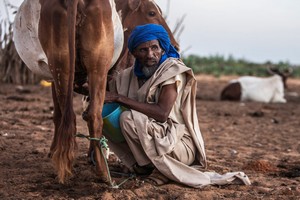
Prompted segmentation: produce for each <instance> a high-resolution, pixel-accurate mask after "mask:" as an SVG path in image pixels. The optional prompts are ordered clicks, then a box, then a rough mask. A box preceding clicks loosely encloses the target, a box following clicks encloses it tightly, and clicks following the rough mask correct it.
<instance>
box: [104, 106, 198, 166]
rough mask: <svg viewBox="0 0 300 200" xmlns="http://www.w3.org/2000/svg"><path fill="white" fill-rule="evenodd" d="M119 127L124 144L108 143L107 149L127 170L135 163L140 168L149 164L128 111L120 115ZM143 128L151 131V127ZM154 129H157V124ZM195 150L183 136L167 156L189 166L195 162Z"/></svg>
mask: <svg viewBox="0 0 300 200" xmlns="http://www.w3.org/2000/svg"><path fill="white" fill-rule="evenodd" d="M120 126H121V130H122V133H123V135H124V138H125V139H126V142H123V143H113V142H111V141H109V147H110V148H111V149H112V151H113V152H114V153H115V154H116V155H117V156H118V158H119V159H120V160H121V161H122V162H123V163H124V165H125V166H127V167H128V168H131V166H132V165H133V164H135V163H136V162H137V163H138V164H139V165H140V166H144V165H147V164H150V163H151V161H150V159H149V158H148V156H147V155H146V153H145V151H144V149H143V147H142V145H141V143H140V141H139V137H138V130H136V128H135V125H134V121H133V118H132V113H131V112H130V111H124V112H123V113H122V114H121V117H120ZM149 126H151V123H149ZM145 128H148V130H152V129H151V127H145ZM155 129H157V124H156V128H155ZM160 132H161V131H160ZM161 137H163V136H161ZM153 148H155V147H153ZM195 148H196V147H195V145H194V143H193V141H192V139H191V137H189V136H187V135H186V134H185V135H184V136H183V137H182V138H181V140H179V142H178V143H177V144H176V145H175V147H174V149H173V151H172V152H170V153H169V154H168V155H169V156H171V157H172V158H174V159H176V160H178V161H180V162H182V163H184V164H186V165H190V164H192V163H193V162H194V160H195Z"/></svg>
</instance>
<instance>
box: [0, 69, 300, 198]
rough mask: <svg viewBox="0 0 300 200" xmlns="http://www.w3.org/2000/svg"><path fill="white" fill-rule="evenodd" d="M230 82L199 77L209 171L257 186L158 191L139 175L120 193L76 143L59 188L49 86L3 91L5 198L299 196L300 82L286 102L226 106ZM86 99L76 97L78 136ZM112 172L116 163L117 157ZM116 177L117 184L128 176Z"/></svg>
mask: <svg viewBox="0 0 300 200" xmlns="http://www.w3.org/2000/svg"><path fill="white" fill-rule="evenodd" d="M229 78H230V77H220V78H214V77H211V76H204V75H203V76H197V79H198V81H199V83H198V95H197V109H198V116H199V124H200V127H201V131H202V134H203V137H204V141H205V144H206V153H207V158H208V169H207V170H209V171H216V172H219V173H221V174H222V173H226V172H231V171H244V172H245V173H246V174H247V175H248V176H249V178H250V180H251V182H252V185H251V186H243V185H227V186H219V187H218V186H207V187H204V188H202V189H194V188H189V187H186V186H182V185H179V184H175V183H170V184H167V185H164V186H153V185H150V184H148V183H143V182H142V180H141V179H140V178H136V179H132V180H130V181H127V182H126V183H124V184H123V185H122V186H120V188H119V189H112V188H109V187H108V186H107V185H105V184H103V183H100V182H99V181H98V180H97V177H95V175H94V173H93V169H94V167H93V166H92V165H90V164H89V163H88V159H87V156H86V153H87V150H88V140H86V139H82V138H78V139H77V141H78V144H79V150H78V156H77V162H76V164H75V166H74V177H72V178H71V179H70V180H69V181H68V182H67V183H66V184H64V185H62V184H58V182H57V179H56V175H55V173H54V170H53V168H52V165H51V162H50V159H49V158H48V157H47V154H48V152H49V147H50V144H51V140H52V135H53V124H52V114H51V112H52V109H53V107H52V100H51V92H50V88H49V87H42V86H40V85H37V86H24V88H23V89H22V88H21V89H20V88H18V87H17V86H16V85H5V84H2V85H1V86H0V199H109V200H110V199H205V200H206V199H216V200H219V199H249V200H252V199H300V177H299V176H300V159H299V158H300V133H299V128H300V121H299V116H300V106H299V105H300V96H298V94H300V87H299V86H300V80H296V79H289V81H288V86H289V88H288V90H287V91H286V92H287V99H288V103H286V104H264V103H250V102H247V103H239V102H221V101H219V100H218V97H219V93H220V91H221V89H222V87H224V85H225V84H226V83H227V81H228V80H229ZM80 99H81V96H80V95H75V109H76V113H77V116H78V117H77V126H78V131H79V132H82V133H86V132H87V131H86V127H85V124H84V122H83V120H82V119H81V103H80ZM109 165H110V166H111V167H112V168H115V169H118V163H117V162H116V160H115V158H114V157H113V156H112V157H111V159H110V160H109ZM114 180H115V181H116V182H117V183H120V182H121V181H122V180H124V178H123V177H121V178H120V177H116V178H114Z"/></svg>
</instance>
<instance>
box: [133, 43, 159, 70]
mask: <svg viewBox="0 0 300 200" xmlns="http://www.w3.org/2000/svg"><path fill="white" fill-rule="evenodd" d="M163 53H164V50H163V49H162V48H161V47H160V45H159V42H158V40H151V41H148V42H145V43H142V44H140V45H139V46H138V47H136V49H135V50H134V52H133V55H134V56H135V58H136V59H137V60H138V61H139V62H140V63H141V65H142V67H147V68H148V67H150V68H153V67H155V68H156V67H157V66H158V63H159V61H160V58H161V56H162V55H163Z"/></svg>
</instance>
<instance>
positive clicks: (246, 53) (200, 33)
mask: <svg viewBox="0 0 300 200" xmlns="http://www.w3.org/2000/svg"><path fill="white" fill-rule="evenodd" d="M0 1H1V2H0V6H1V9H0V18H3V17H6V13H5V9H4V2H5V0H0ZM6 1H7V0H6ZM9 1H10V2H11V3H12V4H13V5H16V6H19V5H20V3H21V2H22V0H9ZM156 2H157V3H158V5H159V6H160V7H161V8H162V10H163V12H166V11H167V2H168V1H167V0H156ZM170 6H171V7H170V10H169V14H168V23H169V25H170V27H171V29H172V28H174V25H175V23H176V21H177V20H179V19H180V18H181V17H182V16H184V15H186V17H185V20H184V27H185V29H184V31H183V32H182V34H181V36H180V37H179V39H180V45H181V49H182V50H183V51H184V55H189V54H196V55H201V56H209V55H216V54H219V55H223V56H226V57H227V56H229V55H232V56H234V57H235V58H244V59H247V60H249V61H253V62H265V61H268V60H270V61H272V62H278V61H289V62H290V63H291V64H300V0H170Z"/></svg>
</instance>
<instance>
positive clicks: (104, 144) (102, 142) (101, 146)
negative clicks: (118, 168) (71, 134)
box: [75, 133, 135, 189]
mask: <svg viewBox="0 0 300 200" xmlns="http://www.w3.org/2000/svg"><path fill="white" fill-rule="evenodd" d="M75 136H76V137H80V138H86V139H88V140H90V141H99V146H98V147H99V149H100V152H101V154H102V157H103V158H104V161H105V166H106V169H107V172H108V179H109V182H110V186H111V188H114V189H118V188H119V187H120V186H121V185H123V184H124V183H125V182H126V181H128V180H130V179H132V178H135V174H129V177H128V178H126V179H125V180H123V181H122V182H121V183H119V184H115V182H114V181H112V179H111V175H110V170H109V167H108V162H107V159H106V156H105V155H104V152H103V149H106V150H107V149H108V144H107V142H108V140H107V139H106V138H105V137H104V136H102V137H101V138H93V137H90V136H89V135H84V134H82V133H77V134H76V135H75ZM113 173H118V172H113ZM119 174H122V173H119Z"/></svg>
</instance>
